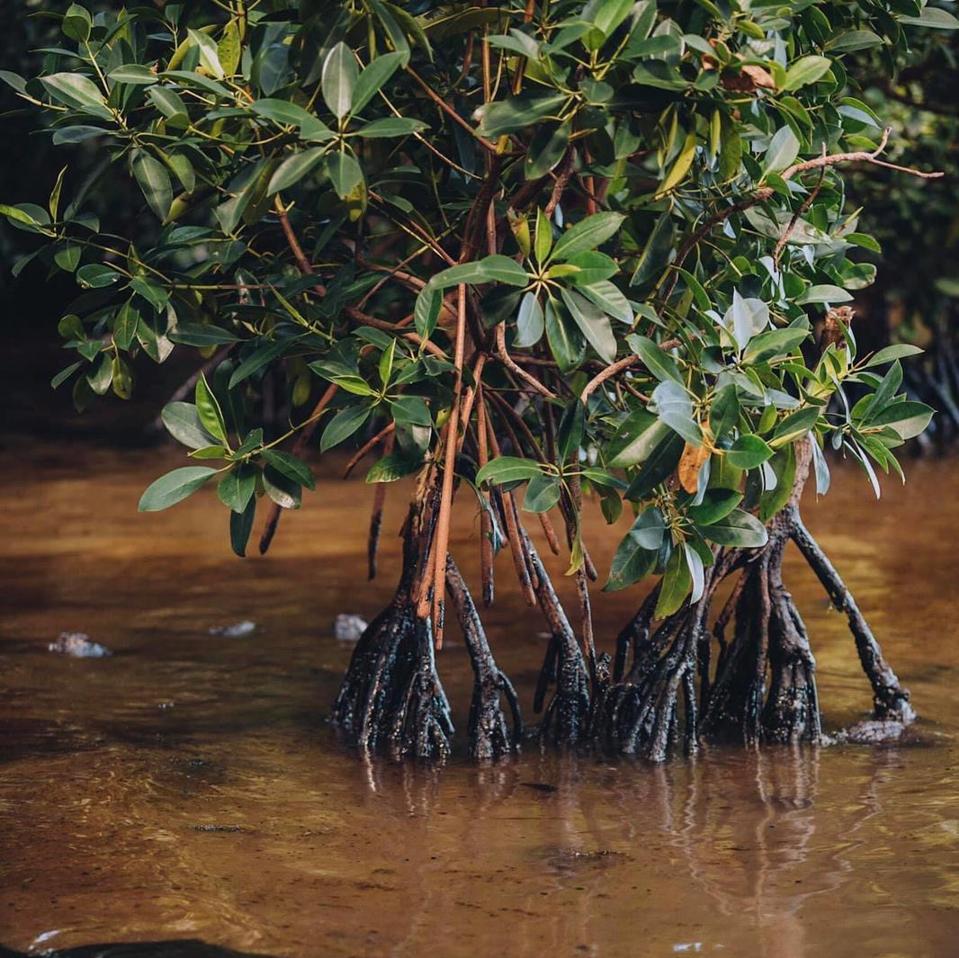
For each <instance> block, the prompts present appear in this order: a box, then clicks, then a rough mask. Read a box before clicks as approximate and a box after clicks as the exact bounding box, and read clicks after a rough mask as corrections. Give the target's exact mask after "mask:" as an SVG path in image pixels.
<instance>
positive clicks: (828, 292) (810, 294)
mask: <svg viewBox="0 0 959 958" xmlns="http://www.w3.org/2000/svg"><path fill="white" fill-rule="evenodd" d="M851 300H852V294H851V293H847V292H846V291H845V290H844V289H841V288H840V287H839V286H830V285H828V284H826V285H821V286H810V287H809V288H808V289H807V290H806V291H805V292H804V293H803V294H802V295H801V296H798V297H797V298H796V302H797V303H798V304H799V305H800V306H805V305H807V304H809V303H848V302H850V301H851Z"/></svg>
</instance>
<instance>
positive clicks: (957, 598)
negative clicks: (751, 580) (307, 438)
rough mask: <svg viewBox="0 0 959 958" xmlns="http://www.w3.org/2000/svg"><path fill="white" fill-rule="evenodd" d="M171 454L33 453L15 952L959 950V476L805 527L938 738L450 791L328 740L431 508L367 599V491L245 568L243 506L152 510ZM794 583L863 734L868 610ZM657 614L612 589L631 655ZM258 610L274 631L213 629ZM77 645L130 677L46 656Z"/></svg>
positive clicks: (329, 500)
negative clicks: (632, 627)
mask: <svg viewBox="0 0 959 958" xmlns="http://www.w3.org/2000/svg"><path fill="white" fill-rule="evenodd" d="M160 458H161V460H163V461H161V462H160V463H159V464H158V463H157V453H155V452H154V453H140V452H137V453H131V452H117V451H109V452H108V451H96V450H93V449H91V448H89V447H84V446H77V447H71V446H69V445H66V446H65V445H63V444H62V443H61V444H57V445H53V444H50V445H43V446H37V445H30V446H15V447H14V448H11V449H8V450H7V452H6V454H5V459H6V461H7V470H5V472H4V473H3V475H2V476H0V486H2V489H0V492H2V495H3V502H4V503H5V506H4V509H3V511H2V513H0V582H2V584H3V590H2V595H0V604H2V613H0V615H2V617H0V945H6V946H8V947H10V948H14V949H17V950H19V951H28V950H30V951H34V952H42V951H43V950H44V949H48V948H54V947H55V948H64V949H66V948H73V947H77V946H81V945H89V944H92V943H96V942H156V941H158V940H172V939H197V940H201V941H203V942H206V943H208V944H209V945H215V946H219V947H220V948H223V949H234V950H235V951H237V952H243V953H256V954H262V955H276V956H312V955H324V956H326V955H332V956H340V955H343V956H352V955H376V956H379V955H391V956H392V955H395V956H419V955H424V954H435V955H442V956H459V955H463V956H476V955H483V954H499V953H504V954H509V955H511V956H517V958H526V956H530V958H532V956H537V958H539V956H542V955H544V954H550V955H556V956H565V955H577V954H583V955H600V956H633V955H641V956H659V955H663V956H666V955H675V954H716V955H726V956H730V958H732V956H736V958H739V956H754V955H755V956H768V958H800V956H803V958H805V956H808V958H813V956H822V955H828V956H830V958H846V956H850V958H851V956H856V958H872V956H885V958H893V956H896V958H898V956H910V958H912V956H916V958H925V956H929V958H932V956H936V958H939V956H942V958H946V956H953V955H956V954H959V945H957V943H956V942H957V937H959V911H957V908H959V800H957V794H959V793H957V784H959V783H957V779H959V748H957V744H956V742H957V738H956V736H957V731H959V707H957V704H956V696H955V688H956V679H957V671H959V668H957V667H959V643H957V639H959V595H957V592H956V585H955V573H956V562H955V539H956V534H957V533H959V502H957V500H956V497H955V490H956V482H955V479H954V468H955V466H954V464H953V463H951V462H940V463H918V464H913V465H912V467H911V469H910V484H909V485H908V486H907V487H906V488H905V489H902V488H899V487H898V483H897V482H896V481H888V482H887V483H886V486H887V489H886V494H885V498H884V500H883V502H882V503H881V504H876V503H875V502H874V501H871V499H870V494H869V492H868V487H867V485H866V483H865V480H864V478H863V477H862V476H861V475H860V474H859V473H857V472H856V471H854V470H848V471H847V470H838V473H837V476H836V478H835V485H834V490H833V492H832V493H830V495H829V497H828V498H827V499H825V500H823V502H822V503H819V504H816V503H814V502H813V501H809V502H807V506H806V510H807V518H808V520H809V524H810V526H811V527H812V529H813V531H814V532H816V533H817V534H818V535H819V536H820V539H821V541H822V542H823V544H824V545H825V546H826V547H827V549H828V551H829V553H830V555H831V556H832V558H833V560H834V561H835V562H836V564H837V565H838V566H839V568H840V570H841V571H842V572H843V573H844V574H845V575H846V577H847V580H848V582H849V584H850V585H851V587H852V588H853V590H854V592H855V594H856V596H857V598H858V600H859V602H860V605H861V606H862V607H863V610H864V612H865V613H866V614H867V616H868V617H869V618H870V620H871V622H872V624H873V626H874V628H875V630H876V632H877V634H878V635H879V637H880V639H881V641H882V642H883V644H884V647H885V649H886V652H887V654H888V656H889V658H890V660H891V661H892V663H893V664H894V666H895V667H896V669H897V670H898V671H899V673H900V675H901V677H902V678H903V679H904V681H905V682H906V684H907V685H908V686H909V688H910V689H911V690H912V695H913V701H914V703H915V705H916V707H917V708H918V710H919V712H920V714H921V716H922V721H921V722H920V723H919V725H918V727H917V729H916V733H915V734H914V735H913V736H911V737H910V738H909V739H908V740H907V741H906V742H902V743H899V744H896V745H887V746H883V747H862V746H841V747H833V748H826V749H818V750H816V749H808V748H805V749H798V750H794V749H789V748H767V749H764V750H762V751H744V750H742V749H737V748H722V749H716V748H714V749H710V750H708V751H707V752H706V753H704V754H703V755H702V756H700V757H699V758H698V759H697V760H695V761H692V762H688V761H682V760H679V761H675V762H672V763H670V764H668V765H665V766H661V767H654V766H650V765H647V764H644V763H639V762H629V761H624V762H611V761H608V760H597V759H596V758H592V757H588V756H580V757H576V756H566V757H559V756H557V755H554V754H540V752H539V751H538V750H535V749H528V750H527V751H526V753H524V755H523V756H521V757H520V758H518V759H516V760H513V761H508V762H505V763H502V764H499V765H496V766H494V767H489V768H477V767H473V766H471V765H469V764H468V763H466V762H465V761H463V760H462V759H460V760H457V761H454V762H453V763H451V764H450V765H449V766H447V767H446V768H444V769H443V770H434V769H429V768H421V767H415V766H412V765H399V766H397V765H392V764H390V763H385V762H380V761H376V762H372V763H363V762H360V761H358V760H357V758H356V757H355V755H353V754H351V753H350V752H348V751H346V750H344V749H343V748H341V747H340V746H339V745H338V744H337V742H336V740H335V737H334V736H333V734H332V733H331V732H330V730H329V729H328V728H327V726H326V725H325V724H324V721H323V718H324V715H325V712H326V710H327V709H328V707H329V704H330V702H331V700H332V698H333V696H334V694H335V690H336V686H337V682H338V680H339V677H340V675H341V674H342V671H343V669H344V668H345V665H346V663H347V661H348V658H349V655H350V651H351V647H350V646H349V645H347V644H344V643H339V642H337V641H336V640H335V639H334V638H333V637H332V635H331V631H330V624H331V621H332V618H333V616H334V615H335V614H336V613H337V612H344V611H346V612H358V613H361V614H364V615H366V616H367V617H369V616H371V615H372V614H373V613H375V611H376V610H377V609H378V607H379V606H380V605H382V603H383V602H384V601H385V600H386V599H387V598H388V596H389V594H390V592H391V588H392V585H393V581H394V576H395V570H396V559H397V556H398V545H399V543H398V540H396V539H394V538H393V537H392V536H390V535H389V534H388V533H389V532H390V531H395V530H396V529H397V527H398V524H399V521H400V518H401V516H402V513H403V511H404V508H405V507H404V490H402V489H401V488H399V487H398V488H397V489H396V490H395V491H394V493H393V495H392V497H391V502H390V504H389V506H388V509H387V518H386V523H385V526H384V529H385V530H387V531H386V532H385V534H384V554H383V558H382V562H381V566H382V572H381V578H380V579H379V580H378V581H377V582H376V583H374V584H373V585H372V586H367V585H366V584H365V542H364V541H363V536H362V533H360V534H359V535H358V534H357V530H361V529H363V528H365V524H366V522H367V516H368V508H369V502H370V498H371V490H370V488H369V487H368V486H365V485H363V483H362V481H359V482H354V481H351V482H349V483H342V482H340V481H339V480H337V479H336V478H335V477H334V475H333V473H330V474H329V475H328V476H327V477H326V478H324V479H323V480H322V481H321V482H320V483H319V486H318V491H317V493H315V494H313V495H310V496H309V497H308V498H307V500H306V502H305V505H304V508H303V509H302V511H301V512H300V513H299V514H297V515H292V516H289V515H288V516H286V517H284V521H283V523H282V525H281V529H280V532H279V534H278V536H277V540H276V543H275V545H274V548H273V550H272V552H271V555H270V556H269V557H267V558H266V559H260V558H255V559H254V558H251V559H247V560H244V561H241V560H238V559H235V558H233V557H232V555H231V554H230V553H229V549H228V545H227V540H226V528H225V526H226V515H225V510H224V509H223V508H222V507H221V506H220V505H219V503H217V502H215V497H214V495H213V494H212V493H210V494H203V495H200V496H198V497H195V498H194V499H193V500H190V501H189V502H187V503H185V504H183V505H180V506H177V507H176V508H175V509H174V510H172V511H171V512H169V513H165V514H163V515H160V516H157V515H138V514H137V513H136V511H135V509H136V501H137V498H138V496H139V494H140V492H141V491H142V488H143V487H144V486H145V485H146V483H147V482H149V481H150V479H152V478H153V477H154V476H155V475H156V474H158V473H159V471H161V470H162V468H164V466H166V465H169V466H170V467H172V466H173V465H179V464H182V463H181V462H180V461H179V460H177V459H175V458H173V457H172V456H169V455H168V454H167V453H162V454H160ZM166 459H169V462H168V463H167V462H166ZM475 526H476V521H475V517H474V516H472V515H470V514H469V513H468V512H467V511H465V510H464V512H463V514H462V515H461V516H460V517H459V522H458V525H457V526H456V528H455V530H454V537H453V549H454V553H455V554H456V555H457V558H458V559H459V560H460V562H461V565H462V566H463V567H464V570H465V571H466V572H467V575H468V577H469V578H470V579H471V581H474V582H475V578H476V562H475V558H476V556H475V553H476V547H475V545H474V544H473V540H472V539H471V536H472V535H473V533H474V531H475ZM591 542H592V543H593V544H594V553H595V554H596V558H597V561H598V563H599V564H600V565H602V564H604V563H606V562H608V559H609V556H610V554H611V551H612V549H613V548H615V544H616V536H615V534H613V533H610V532H608V531H605V530H604V529H602V528H601V527H600V526H598V525H597V526H596V527H595V529H593V530H592V534H591ZM560 571H561V570H560ZM497 573H498V592H499V595H498V601H497V604H496V606H495V607H494V609H492V610H490V611H489V612H488V613H486V615H485V618H486V621H487V626H488V630H489V633H490V638H491V640H492V642H493V644H494V648H495V650H496V653H497V656H498V659H499V661H500V664H501V665H502V666H503V667H504V668H505V669H506V670H507V671H508V672H509V673H510V674H511V676H513V678H514V679H515V680H516V681H517V684H518V685H519V686H520V691H521V696H522V698H523V702H524V704H528V703H529V701H530V689H531V686H532V683H533V681H534V680H535V676H536V672H537V670H538V667H539V663H540V659H541V656H542V651H543V637H542V630H543V625H542V623H541V621H540V620H539V618H538V615H537V614H536V612H535V611H533V610H529V609H527V608H526V607H525V606H524V605H523V604H522V601H521V600H520V598H519V596H518V594H517V591H516V589H515V588H513V586H512V582H511V577H512V572H511V566H510V562H509V559H508V557H507V556H506V555H503V556H501V557H500V560H499V561H498V563H497ZM560 578H561V576H560ZM568 584H569V583H568V582H564V583H562V585H563V587H564V588H565V589H566V592H565V593H564V594H566V595H569V591H568V588H567V587H568ZM788 584H789V586H790V588H791V589H792V591H793V593H794V595H795V596H796V598H797V600H798V603H799V605H800V607H801V609H802V611H803V613H804V615H805V616H806V620H807V624H808V625H809V628H810V631H811V633H812V636H813V642H814V648H815V652H816V655H817V660H818V663H819V677H820V697H821V701H822V704H823V708H824V719H825V723H826V725H827V727H829V728H837V727H841V726H843V725H846V724H849V723H851V722H853V721H855V720H857V719H859V718H861V717H862V716H863V715H864V714H865V713H866V712H867V711H868V708H869V691H868V687H867V685H866V682H865V680H864V678H863V677H862V675H861V673H860V671H859V667H858V663H857V660H856V656H855V650H854V647H853V644H852V641H851V639H850V638H849V635H848V632H847V631H846V629H845V620H844V618H843V617H842V616H839V615H837V614H836V613H834V612H832V611H830V610H829V608H828V605H827V604H826V602H825V601H824V598H823V596H822V594H821V592H820V590H819V587H818V584H817V583H816V581H815V580H814V579H813V577H812V575H811V574H810V573H809V572H808V570H807V569H806V568H805V567H804V566H803V565H802V564H801V560H800V559H799V557H798V556H797V555H791V556H790V558H789V564H788ZM640 597H641V592H640V593H636V594H634V593H631V592H626V593H618V594H616V595H614V596H597V598H596V614H597V633H598V635H600V636H605V637H606V639H607V647H608V639H609V638H610V637H611V636H612V635H614V634H615V631H616V630H617V629H618V628H619V626H620V625H621V624H622V622H623V621H624V619H625V617H626V616H627V615H628V614H629V611H630V609H631V608H632V607H634V605H635V603H636V602H637V601H638V599H639V598H640ZM243 619H251V620H254V621H255V622H256V623H257V630H256V632H255V633H254V634H253V635H252V636H249V637H246V638H234V639H230V638H226V637H221V636H211V635H210V634H209V629H210V628H211V627H215V626H219V625H224V624H229V623H232V622H237V621H240V620H243ZM63 630H81V631H84V632H87V633H89V634H90V636H91V638H93V639H94V640H96V641H98V642H101V643H103V644H105V645H107V646H109V647H110V648H111V649H113V650H114V652H115V655H114V656H113V657H111V658H108V659H101V660H75V659H68V658H65V657H61V656H57V655H54V654H52V653H49V652H47V651H46V646H47V643H48V642H50V641H52V640H53V639H55V638H56V636H57V634H58V633H59V632H60V631H63ZM439 667H440V672H441V674H442V676H443V678H444V681H445V683H446V686H447V690H448V692H449V694H450V697H451V699H452V700H453V702H454V708H455V709H456V713H457V717H458V720H459V721H458V725H459V727H460V728H464V727H465V724H466V723H465V714H464V712H465V708H466V707H467V705H468V700H469V687H470V686H469V683H470V678H469V668H468V661H467V657H466V655H465V652H464V651H463V649H462V647H461V646H460V645H459V643H458V641H456V637H455V635H451V636H450V642H449V644H448V648H447V649H446V650H444V652H443V653H442V654H441V657H440V663H439ZM458 745H459V748H460V751H461V752H462V742H461V741H460V742H458ZM143 953H145V954H151V953H153V954H159V953H160V952H159V951H158V949H157V947H156V946H146V947H145V949H144V950H143ZM172 953H173V952H171V954H172ZM181 953H182V954H187V953H189V954H191V955H192V954H194V953H196V954H198V953H199V952H195V951H192V950H189V949H188V950H187V951H180V950H178V951H176V954H181ZM217 954H224V952H217Z"/></svg>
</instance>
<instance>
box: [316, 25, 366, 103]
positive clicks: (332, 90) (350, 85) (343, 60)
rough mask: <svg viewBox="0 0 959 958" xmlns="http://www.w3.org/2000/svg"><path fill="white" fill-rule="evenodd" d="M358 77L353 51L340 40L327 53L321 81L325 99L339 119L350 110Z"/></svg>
mask: <svg viewBox="0 0 959 958" xmlns="http://www.w3.org/2000/svg"><path fill="white" fill-rule="evenodd" d="M374 62H376V61H374ZM357 79H358V70H357V68H356V59H355V58H354V56H353V51H352V50H351V49H350V48H349V47H348V46H347V45H346V44H345V43H343V42H342V41H340V42H339V43H337V44H336V46H335V47H333V49H332V50H330V52H329V53H328V54H327V55H326V60H325V61H324V62H323V75H322V79H321V81H320V86H321V89H322V91H323V99H324V100H325V101H326V105H327V106H328V107H329V108H330V112H331V113H332V114H333V116H335V117H336V118H337V119H338V120H342V119H343V117H345V116H347V115H348V114H349V112H350V108H351V107H352V105H353V91H354V89H355V88H356V82H357ZM375 92H376V91H375V90H373V91H372V92H371V94H370V95H371V96H372V94H373V93H375Z"/></svg>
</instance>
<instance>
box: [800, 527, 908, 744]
mask: <svg viewBox="0 0 959 958" xmlns="http://www.w3.org/2000/svg"><path fill="white" fill-rule="evenodd" d="M792 539H793V542H795V543H796V545H797V546H798V547H799V551H800V552H801V553H802V554H803V557H804V558H805V560H806V562H808V563H809V566H810V568H811V569H812V570H813V572H815V573H816V576H817V578H818V579H819V581H820V582H821V583H822V586H823V588H824V589H825V590H826V592H827V594H828V595H829V598H830V600H831V601H832V604H833V605H834V606H835V608H837V609H838V610H839V611H841V612H845V613H846V618H847V619H848V620H849V631H850V632H852V635H853V638H854V639H855V641H856V650H857V651H858V652H859V661H860V663H861V665H862V670H863V672H865V673H866V677H867V678H868V679H869V683H870V685H871V686H872V695H873V710H874V715H875V718H877V719H881V720H892V721H896V722H901V723H902V724H903V725H908V724H909V723H910V722H912V721H914V720H915V718H916V712H915V710H914V709H913V707H912V705H911V704H910V702H909V690H908V689H906V688H904V687H903V686H902V684H901V683H900V681H899V678H898V676H897V675H896V673H895V672H894V671H893V670H892V668H891V666H890V665H889V663H888V662H887V661H886V660H885V658H884V657H883V654H882V649H881V648H880V647H879V642H878V641H877V640H876V637H875V636H874V635H873V634H872V629H870V628H869V623H868V622H867V621H866V619H865V617H864V616H863V614H862V612H860V611H859V606H858V605H857V604H856V600H855V599H854V598H853V596H852V593H851V592H850V591H849V589H848V588H847V586H846V583H845V582H843V580H842V578H841V577H840V575H839V573H838V572H836V570H835V568H834V567H833V565H832V563H831V562H830V561H829V558H828V556H827V555H826V554H825V552H823V551H822V549H821V548H820V546H819V543H818V542H816V540H815V539H814V538H813V537H812V536H811V535H810V533H809V530H808V529H807V528H806V527H805V525H803V521H802V519H801V518H800V516H799V511H798V509H797V510H795V517H794V522H793V529H792Z"/></svg>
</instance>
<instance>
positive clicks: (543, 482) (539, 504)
mask: <svg viewBox="0 0 959 958" xmlns="http://www.w3.org/2000/svg"><path fill="white" fill-rule="evenodd" d="M561 492H562V485H561V484H560V481H559V479H557V478H556V477H555V476H544V475H537V476H533V478H532V479H530V481H529V485H528V486H527V487H526V496H525V498H524V499H523V509H524V510H525V511H526V512H549V510H550V509H552V508H553V507H554V506H555V505H556V503H557V502H559V497H560V493H561Z"/></svg>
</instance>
